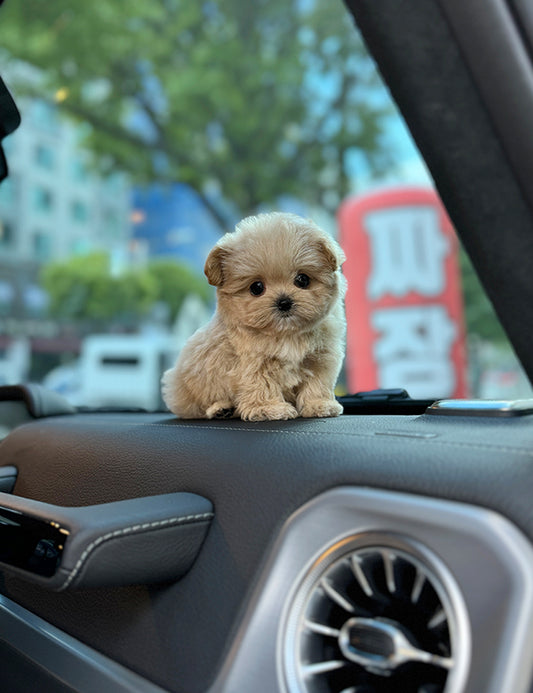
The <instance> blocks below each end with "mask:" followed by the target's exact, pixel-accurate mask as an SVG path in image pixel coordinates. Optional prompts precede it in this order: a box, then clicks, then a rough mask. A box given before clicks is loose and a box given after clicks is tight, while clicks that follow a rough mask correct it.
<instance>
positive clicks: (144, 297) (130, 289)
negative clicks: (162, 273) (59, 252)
mask: <svg viewBox="0 0 533 693" xmlns="http://www.w3.org/2000/svg"><path fill="white" fill-rule="evenodd" d="M41 283H42V286H43V288H44V289H45V290H46V291H47V292H48V295H49V297H50V306H49V311H50V315H51V316H52V317H55V318H58V319H59V320H73V321H81V320H89V321H91V322H92V323H96V324H98V323H102V324H105V323H107V322H108V321H109V320H111V319H115V320H119V321H120V320H123V321H125V320H129V319H134V320H135V319H138V318H140V317H141V316H142V315H144V314H145V313H146V312H147V311H148V309H149V308H150V306H151V305H152V304H153V303H154V301H155V300H156V296H157V289H158V287H157V285H156V282H155V280H154V279H153V277H151V276H150V275H149V274H148V272H146V271H133V270H129V271H127V272H125V273H124V274H121V275H119V276H113V275H112V273H111V267H110V262H109V258H108V256H107V255H106V254H105V253H93V254H91V255H84V256H76V257H72V258H70V259H68V260H65V261H62V262H54V263H51V264H49V265H47V266H45V267H44V269H43V271H42V276H41Z"/></svg>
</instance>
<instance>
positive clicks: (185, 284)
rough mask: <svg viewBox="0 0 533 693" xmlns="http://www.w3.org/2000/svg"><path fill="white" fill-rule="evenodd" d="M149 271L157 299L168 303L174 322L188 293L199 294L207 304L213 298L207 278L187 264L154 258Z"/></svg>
mask: <svg viewBox="0 0 533 693" xmlns="http://www.w3.org/2000/svg"><path fill="white" fill-rule="evenodd" d="M147 272H148V276H149V277H150V279H152V281H153V283H154V284H155V286H156V295H155V300H156V301H160V302H163V303H166V304H167V305H168V307H169V309H170V320H171V321H172V322H173V321H174V320H175V319H176V316H177V315H178V313H179V311H180V308H181V306H182V303H183V301H184V299H185V297H186V296H187V295H188V294H197V295H198V296H199V297H200V298H201V299H202V300H203V301H204V303H206V304H207V303H209V302H210V301H211V300H212V298H213V292H212V289H211V287H210V286H209V284H208V283H207V280H206V278H205V277H203V276H199V275H197V274H195V273H194V272H193V271H192V270H191V269H190V268H189V267H187V265H183V264H180V263H177V262H174V261H172V260H154V261H153V262H151V263H150V264H149V265H148V268H147Z"/></svg>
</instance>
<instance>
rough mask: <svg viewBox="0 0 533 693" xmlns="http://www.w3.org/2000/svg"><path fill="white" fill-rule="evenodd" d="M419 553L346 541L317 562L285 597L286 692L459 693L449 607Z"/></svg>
mask: <svg viewBox="0 0 533 693" xmlns="http://www.w3.org/2000/svg"><path fill="white" fill-rule="evenodd" d="M403 546H405V542H404V543H403ZM420 555H421V552H420V551H418V550H416V549H413V552H411V551H410V550H406V549H405V548H398V546H396V545H387V544H385V543H380V544H379V545H376V544H374V545H371V546H369V545H363V546H362V545H361V540H360V538H358V539H357V540H355V539H354V538H351V539H348V540H343V541H342V542H339V544H337V545H335V546H334V547H331V548H330V549H329V550H327V551H325V552H324V554H323V555H322V556H321V557H320V558H319V559H318V561H315V563H314V564H313V566H312V568H311V570H310V571H309V573H308V574H307V575H306V577H304V579H303V581H302V583H301V584H300V586H299V587H298V588H297V590H296V592H295V594H294V595H293V596H292V597H291V600H290V605H289V607H288V612H287V613H288V616H287V620H286V623H285V626H284V632H283V636H282V642H283V644H282V652H281V656H282V658H283V659H284V673H285V683H286V685H287V690H288V691H289V692H290V693H389V692H390V693H443V692H446V693H451V691H452V690H454V691H455V690H457V689H456V688H455V687H453V686H452V685H451V679H452V678H453V670H454V668H455V664H454V654H455V653H456V652H457V643H456V642H455V639H456V637H455V634H456V629H455V626H454V621H455V619H454V613H453V609H452V607H451V601H450V599H449V596H448V594H447V590H446V589H445V587H444V581H443V580H441V579H440V578H439V577H437V571H436V570H435V569H434V568H430V567H429V563H428V561H426V560H424V559H421V558H420Z"/></svg>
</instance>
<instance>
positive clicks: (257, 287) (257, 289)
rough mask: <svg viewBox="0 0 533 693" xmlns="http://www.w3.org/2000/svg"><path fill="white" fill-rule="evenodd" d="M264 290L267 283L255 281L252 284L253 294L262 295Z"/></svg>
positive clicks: (251, 290) (251, 291)
mask: <svg viewBox="0 0 533 693" xmlns="http://www.w3.org/2000/svg"><path fill="white" fill-rule="evenodd" d="M264 290H265V285H264V284H263V282H254V283H253V284H250V293H251V294H252V296H261V294H262V293H263V292H264Z"/></svg>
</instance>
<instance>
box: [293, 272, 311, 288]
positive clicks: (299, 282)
mask: <svg viewBox="0 0 533 693" xmlns="http://www.w3.org/2000/svg"><path fill="white" fill-rule="evenodd" d="M310 281H311V280H310V279H309V277H308V276H307V274H297V275H296V277H295V279H294V286H297V287H298V288H299V289H307V287H308V286H309V282H310Z"/></svg>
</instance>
